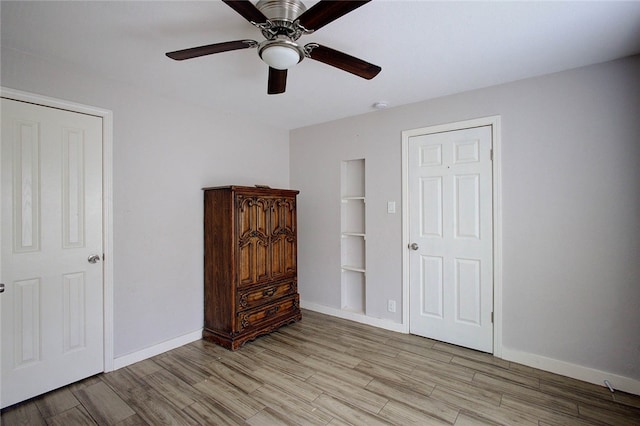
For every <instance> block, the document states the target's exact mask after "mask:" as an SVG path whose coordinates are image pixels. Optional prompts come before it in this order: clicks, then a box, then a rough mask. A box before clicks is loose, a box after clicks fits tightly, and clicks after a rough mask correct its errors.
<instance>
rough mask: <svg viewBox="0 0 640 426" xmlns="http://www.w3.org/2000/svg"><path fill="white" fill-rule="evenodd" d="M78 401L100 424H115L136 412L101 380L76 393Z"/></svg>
mask: <svg viewBox="0 0 640 426" xmlns="http://www.w3.org/2000/svg"><path fill="white" fill-rule="evenodd" d="M75 396H76V398H78V401H80V402H81V403H82V405H83V406H84V408H86V410H87V411H88V412H89V414H90V415H91V417H92V418H93V419H95V421H96V422H97V423H99V424H109V425H111V424H115V423H118V422H119V421H122V420H124V419H126V418H127V417H130V416H133V415H134V414H136V412H135V411H133V410H132V409H131V407H129V405H127V403H126V402H124V401H123V400H122V398H120V396H118V394H116V393H115V392H114V391H113V389H111V388H110V387H109V386H107V384H106V383H103V382H100V383H96V384H94V385H91V386H88V387H86V388H85V389H80V390H79V391H76V393H75Z"/></svg>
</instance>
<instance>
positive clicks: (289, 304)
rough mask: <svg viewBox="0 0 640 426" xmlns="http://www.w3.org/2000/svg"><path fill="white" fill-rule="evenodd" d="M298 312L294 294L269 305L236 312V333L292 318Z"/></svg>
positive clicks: (298, 308)
mask: <svg viewBox="0 0 640 426" xmlns="http://www.w3.org/2000/svg"><path fill="white" fill-rule="evenodd" d="M298 312H300V302H299V300H298V295H297V294H295V295H293V296H289V297H286V298H284V299H280V300H278V301H276V302H275V303H271V304H269V305H264V306H261V307H259V308H255V309H251V310H247V311H242V312H238V314H237V317H238V323H237V327H238V331H239V332H244V331H246V330H250V329H251V328H253V327H261V326H262V325H263V324H265V323H268V322H271V321H276V320H278V319H280V318H284V317H289V316H293V315H295V314H296V313H298Z"/></svg>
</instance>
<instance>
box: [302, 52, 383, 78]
mask: <svg viewBox="0 0 640 426" xmlns="http://www.w3.org/2000/svg"><path fill="white" fill-rule="evenodd" d="M308 48H310V49H311V53H310V54H309V57H310V58H311V59H315V60H316V61H319V62H322V63H325V64H327V65H331V66H332V67H336V68H339V69H341V70H343V71H347V72H350V73H351V74H355V75H357V76H358V77H362V78H366V79H367V80H371V79H372V78H373V77H375V76H376V75H378V73H379V72H380V71H382V68H380V67H379V66H377V65H373V64H370V63H369V62H366V61H363V60H362V59H358V58H356V57H353V56H351V55H347V54H346V53H342V52H339V51H337V50H335V49H331V48H330V47H326V46H321V45H319V44H316V43H309V44H307V45H306V46H305V50H308Z"/></svg>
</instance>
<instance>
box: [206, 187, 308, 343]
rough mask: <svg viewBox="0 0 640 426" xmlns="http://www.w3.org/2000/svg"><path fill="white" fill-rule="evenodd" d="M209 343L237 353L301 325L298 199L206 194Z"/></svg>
mask: <svg viewBox="0 0 640 426" xmlns="http://www.w3.org/2000/svg"><path fill="white" fill-rule="evenodd" d="M203 190H204V330H203V332H202V337H203V338H204V339H205V340H209V341H212V342H214V343H217V344H220V345H222V346H224V347H226V348H229V349H231V350H236V349H238V348H239V347H241V346H242V345H244V344H245V343H246V342H247V341H249V340H253V339H255V338H256V337H258V336H260V335H263V334H267V333H270V332H271V331H273V330H275V329H277V328H279V327H281V326H283V325H285V324H288V323H292V322H295V321H299V320H300V319H301V318H302V315H301V313H300V301H299V296H298V282H297V279H298V276H297V229H296V195H297V194H298V192H299V191H294V190H287V189H271V188H266V187H246V186H225V187H215V188H204V189H203Z"/></svg>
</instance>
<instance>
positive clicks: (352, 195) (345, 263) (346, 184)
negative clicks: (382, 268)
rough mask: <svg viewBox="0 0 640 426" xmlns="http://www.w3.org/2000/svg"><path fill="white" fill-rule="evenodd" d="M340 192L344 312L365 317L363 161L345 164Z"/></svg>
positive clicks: (345, 162) (351, 161)
mask: <svg viewBox="0 0 640 426" xmlns="http://www.w3.org/2000/svg"><path fill="white" fill-rule="evenodd" d="M340 190H341V194H340V195H341V198H340V201H341V207H342V208H341V236H340V237H341V262H342V295H341V296H342V309H344V310H347V311H350V312H355V313H360V314H365V313H366V306H365V305H366V304H365V300H366V299H365V294H366V260H365V259H366V241H367V237H366V226H365V203H366V198H365V161H364V159H363V158H361V159H356V160H347V161H343V162H342V169H341V188H340Z"/></svg>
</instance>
